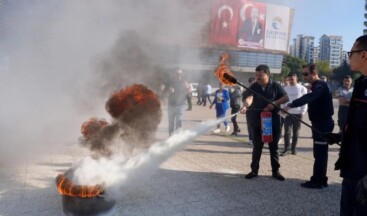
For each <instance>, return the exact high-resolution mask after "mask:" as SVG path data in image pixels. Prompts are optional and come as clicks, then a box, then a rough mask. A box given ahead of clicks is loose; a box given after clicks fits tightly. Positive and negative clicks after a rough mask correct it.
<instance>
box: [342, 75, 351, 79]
mask: <svg viewBox="0 0 367 216" xmlns="http://www.w3.org/2000/svg"><path fill="white" fill-rule="evenodd" d="M344 79H352V77H351V76H350V75H345V76H344Z"/></svg>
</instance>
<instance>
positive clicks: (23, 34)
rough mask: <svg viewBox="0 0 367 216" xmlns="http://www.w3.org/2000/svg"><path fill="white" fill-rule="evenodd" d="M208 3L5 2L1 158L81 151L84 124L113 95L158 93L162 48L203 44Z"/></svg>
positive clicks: (0, 50) (0, 38) (0, 53)
mask: <svg viewBox="0 0 367 216" xmlns="http://www.w3.org/2000/svg"><path fill="white" fill-rule="evenodd" d="M209 2H210V1H197V0H195V1H192V0H187V1H183V0H177V1H169V0H146V1H143V2H142V1H130V0H106V1H99V0H80V1H75V0H64V1H59V0H49V1H44V0H18V1H11V0H4V1H3V4H2V7H1V8H0V10H1V11H0V18H1V20H0V58H1V59H7V61H1V62H8V63H6V64H8V65H6V66H5V67H3V66H1V67H0V68H7V69H6V70H0V97H1V98H2V104H3V106H2V109H1V111H0V119H2V121H1V122H0V154H1V156H5V155H11V154H9V152H12V155H13V154H14V155H19V151H23V152H24V153H25V154H28V153H29V151H32V152H33V151H37V152H34V154H32V155H36V156H37V157H38V156H39V155H40V151H39V150H46V149H47V150H46V151H50V150H51V151H54V150H55V149H54V148H53V147H57V148H60V147H63V146H64V145H65V144H66V143H67V144H69V145H75V140H77V138H78V137H79V135H80V134H79V129H80V125H81V123H82V122H83V121H85V120H86V119H88V118H89V117H90V116H101V113H105V112H104V110H103V106H101V104H103V102H104V101H105V99H106V98H108V97H109V96H110V94H111V93H112V92H114V91H116V90H119V89H121V88H124V87H126V86H128V85H131V84H133V83H141V84H144V85H146V86H147V87H149V88H150V89H151V90H152V91H154V92H156V91H157V86H158V84H159V83H160V82H161V79H164V77H167V76H165V75H166V74H165V73H166V72H165V69H162V68H163V67H164V65H163V64H162V62H163V61H162V59H161V53H160V51H159V50H158V49H156V47H159V46H170V45H172V46H178V45H182V44H189V43H190V44H194V45H195V44H197V43H195V42H200V41H201V39H202V27H203V25H202V22H200V20H198V19H197V17H198V16H197V14H198V13H200V14H204V15H207V16H208V15H209V10H208V8H209V6H210V3H209ZM193 8H196V10H193ZM197 8H203V10H200V9H197ZM194 13H196V14H194ZM193 17H196V20H194V19H193ZM199 17H200V16H199ZM203 20H205V19H203ZM191 42H192V43H191ZM170 57H171V58H172V59H173V62H178V64H179V62H180V59H179V57H176V56H170ZM162 73H163V74H162ZM101 117H106V116H101ZM107 117H108V116H107ZM36 146H38V147H39V148H35V147H36ZM56 151H59V149H56ZM28 155H29V154H28ZM19 158H22V157H19Z"/></svg>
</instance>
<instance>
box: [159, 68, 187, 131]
mask: <svg viewBox="0 0 367 216" xmlns="http://www.w3.org/2000/svg"><path fill="white" fill-rule="evenodd" d="M188 86H189V84H188V82H187V81H186V80H184V79H183V78H182V69H181V68H176V69H175V74H174V77H173V78H172V80H171V81H170V82H169V83H167V84H166V85H165V88H164V90H163V94H167V93H168V133H169V136H171V135H172V134H173V132H174V131H175V130H177V129H179V128H181V127H182V119H183V113H184V110H185V100H186V95H187V93H188V92H189V88H188Z"/></svg>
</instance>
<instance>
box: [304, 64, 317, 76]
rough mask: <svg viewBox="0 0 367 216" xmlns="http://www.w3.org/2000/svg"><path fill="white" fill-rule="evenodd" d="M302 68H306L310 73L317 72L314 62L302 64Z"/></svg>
mask: <svg viewBox="0 0 367 216" xmlns="http://www.w3.org/2000/svg"><path fill="white" fill-rule="evenodd" d="M302 68H308V71H309V72H310V73H312V74H313V73H317V65H316V64H312V63H310V64H306V65H303V66H302Z"/></svg>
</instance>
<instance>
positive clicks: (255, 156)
mask: <svg viewBox="0 0 367 216" xmlns="http://www.w3.org/2000/svg"><path fill="white" fill-rule="evenodd" d="M253 132H254V133H253V144H254V145H253V150H252V162H251V170H252V172H255V173H258V171H259V167H260V165H259V164H260V159H261V154H262V150H263V147H264V143H263V141H262V140H261V136H262V132H261V126H254V127H253ZM279 135H280V128H279V127H276V128H274V127H273V141H272V142H271V143H269V151H270V163H271V170H272V172H273V173H276V172H278V171H279V167H280V164H279V153H278V142H279Z"/></svg>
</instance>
